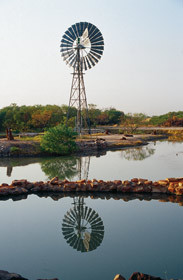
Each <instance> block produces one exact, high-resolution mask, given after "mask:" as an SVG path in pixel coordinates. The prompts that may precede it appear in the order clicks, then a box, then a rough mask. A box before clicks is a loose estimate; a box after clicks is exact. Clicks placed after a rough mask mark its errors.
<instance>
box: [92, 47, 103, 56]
mask: <svg viewBox="0 0 183 280" xmlns="http://www.w3.org/2000/svg"><path fill="white" fill-rule="evenodd" d="M91 50H92V51H93V52H94V53H97V54H101V55H102V54H103V52H102V51H100V50H96V49H95V48H93V47H91Z"/></svg>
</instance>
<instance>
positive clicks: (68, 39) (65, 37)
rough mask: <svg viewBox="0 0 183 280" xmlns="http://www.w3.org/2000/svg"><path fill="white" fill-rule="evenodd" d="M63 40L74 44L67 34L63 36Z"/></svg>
mask: <svg viewBox="0 0 183 280" xmlns="http://www.w3.org/2000/svg"><path fill="white" fill-rule="evenodd" d="M63 38H64V39H66V40H67V41H69V42H71V43H73V40H72V39H71V38H70V37H68V36H67V35H66V34H64V35H63Z"/></svg>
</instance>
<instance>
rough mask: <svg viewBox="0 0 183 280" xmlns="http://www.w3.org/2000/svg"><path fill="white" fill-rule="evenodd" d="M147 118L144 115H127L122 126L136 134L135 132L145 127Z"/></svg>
mask: <svg viewBox="0 0 183 280" xmlns="http://www.w3.org/2000/svg"><path fill="white" fill-rule="evenodd" d="M146 119H147V116H146V115H145V114H142V113H134V114H127V115H125V117H124V120H123V121H122V123H121V125H122V126H123V127H124V128H125V129H126V130H127V131H128V132H130V133H134V132H135V130H136V129H137V128H138V127H140V126H143V125H145V122H146Z"/></svg>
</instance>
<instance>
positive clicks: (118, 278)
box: [114, 274, 126, 280]
mask: <svg viewBox="0 0 183 280" xmlns="http://www.w3.org/2000/svg"><path fill="white" fill-rule="evenodd" d="M114 280H126V279H125V278H124V277H123V276H122V275H121V274H117V275H116V276H115V277H114Z"/></svg>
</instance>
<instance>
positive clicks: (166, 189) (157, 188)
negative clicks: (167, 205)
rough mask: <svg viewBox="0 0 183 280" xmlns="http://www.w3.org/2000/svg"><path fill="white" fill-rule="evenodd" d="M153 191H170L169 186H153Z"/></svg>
mask: <svg viewBox="0 0 183 280" xmlns="http://www.w3.org/2000/svg"><path fill="white" fill-rule="evenodd" d="M151 192H152V193H167V192H168V187H165V186H160V185H159V186H153V187H152V190H151Z"/></svg>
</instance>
